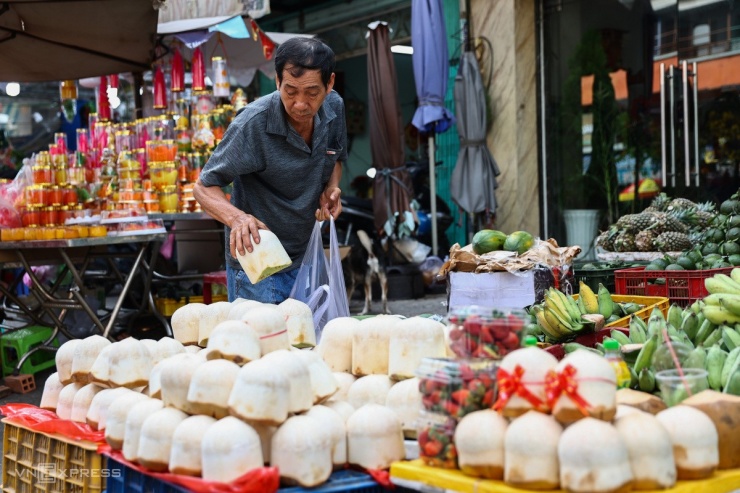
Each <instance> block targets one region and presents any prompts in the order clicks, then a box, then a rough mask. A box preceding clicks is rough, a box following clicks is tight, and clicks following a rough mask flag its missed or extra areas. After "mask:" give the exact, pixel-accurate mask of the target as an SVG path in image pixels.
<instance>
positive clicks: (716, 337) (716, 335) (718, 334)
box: [702, 327, 722, 347]
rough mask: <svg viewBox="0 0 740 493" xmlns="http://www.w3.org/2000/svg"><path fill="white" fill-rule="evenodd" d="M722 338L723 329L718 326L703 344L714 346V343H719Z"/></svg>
mask: <svg viewBox="0 0 740 493" xmlns="http://www.w3.org/2000/svg"><path fill="white" fill-rule="evenodd" d="M721 340H722V329H720V328H719V327H717V328H716V329H714V330H713V331H712V333H711V334H709V336H708V337H707V338H706V339H704V342H703V343H702V346H704V347H712V346H713V345H715V344H717V343H718V342H719V341H721Z"/></svg>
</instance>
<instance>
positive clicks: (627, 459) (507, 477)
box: [454, 347, 740, 493]
mask: <svg viewBox="0 0 740 493" xmlns="http://www.w3.org/2000/svg"><path fill="white" fill-rule="evenodd" d="M500 368H501V370H503V372H501V371H500V372H499V378H500V377H501V375H502V374H504V373H508V374H509V375H516V376H517V377H518V384H517V383H514V381H513V380H511V381H510V382H508V385H509V386H511V385H512V384H513V385H514V387H516V386H517V385H519V388H518V390H516V389H514V387H510V389H509V390H511V395H512V396H511V398H510V399H508V400H506V401H502V402H501V404H503V405H500V406H496V407H499V411H500V412H496V411H493V410H485V411H477V412H474V413H471V414H469V415H467V416H465V417H463V418H462V420H461V421H460V423H459V424H458V426H457V429H456V430H455V437H454V438H455V444H456V447H457V452H458V463H459V467H460V469H461V470H462V471H463V472H464V473H466V474H468V475H472V476H476V477H484V478H488V479H498V480H500V479H503V480H504V481H505V482H506V483H508V484H510V485H512V486H515V487H519V488H525V489H538V490H539V489H556V488H558V487H560V488H562V489H565V490H568V491H571V492H592V493H600V492H614V491H620V492H621V491H629V490H630V489H633V488H634V489H637V490H641V489H664V488H670V487H671V486H673V485H674V484H675V482H676V480H677V479H702V478H707V477H709V476H711V475H712V474H713V472H714V470H715V469H716V468H717V467H718V466H720V467H726V468H731V467H738V466H740V464H739V463H738V462H740V443H739V442H740V441H738V436H737V428H736V427H737V425H738V421H737V416H738V415H740V402H739V401H740V398H736V397H734V396H725V395H723V394H718V393H712V391H705V392H704V393H702V394H699V395H696V396H694V397H692V398H691V399H689V400H688V401H685V402H686V403H688V404H689V405H679V406H675V407H672V408H668V409H666V406H665V404H664V403H663V402H662V401H661V400H660V399H658V398H657V397H655V396H651V395H649V394H643V393H641V392H636V391H632V390H629V389H625V390H620V391H619V392H617V390H616V378H615V374H614V370H613V369H612V367H611V365H610V364H609V363H608V362H607V361H606V360H605V359H604V358H603V357H601V356H599V355H596V354H594V353H592V352H589V351H583V350H579V351H575V352H574V353H571V354H569V355H568V356H567V357H566V358H564V359H563V360H562V361H560V362H558V361H557V360H556V359H555V358H554V357H553V356H552V355H550V354H549V353H547V352H546V351H543V350H541V349H538V348H536V347H529V348H524V349H519V350H516V351H513V352H512V353H510V354H509V355H507V356H506V357H505V358H504V359H503V360H502V362H501V367H500ZM548 375H549V378H548ZM546 382H547V384H546ZM501 384H502V382H501V381H499V390H500V391H501V388H502V387H501ZM558 386H559V387H560V391H562V393H560V392H558V393H559V398H558V399H557V400H556V401H553V400H552V392H553V390H554V389H555V388H557V387H558ZM548 393H550V394H551V395H550V396H549V397H550V398H548V395H547V394H548ZM499 399H501V395H499ZM620 402H623V403H624V404H620V405H618V403H620ZM535 404H536V405H535ZM733 427H735V428H734V431H733ZM718 429H719V430H720V431H721V432H722V433H721V434H718ZM722 435H727V436H726V437H725V436H722Z"/></svg>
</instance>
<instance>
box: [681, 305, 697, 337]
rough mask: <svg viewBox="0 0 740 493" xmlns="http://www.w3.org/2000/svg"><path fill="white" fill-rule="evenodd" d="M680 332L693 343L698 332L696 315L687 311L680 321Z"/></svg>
mask: <svg viewBox="0 0 740 493" xmlns="http://www.w3.org/2000/svg"><path fill="white" fill-rule="evenodd" d="M681 331H682V332H683V333H684V334H686V336H687V337H688V338H689V339H691V341H692V342H693V340H694V338H695V337H696V333H697V332H698V331H699V320H698V318H697V317H696V313H694V312H692V311H689V312H688V314H687V315H686V316H684V317H683V320H682V321H681Z"/></svg>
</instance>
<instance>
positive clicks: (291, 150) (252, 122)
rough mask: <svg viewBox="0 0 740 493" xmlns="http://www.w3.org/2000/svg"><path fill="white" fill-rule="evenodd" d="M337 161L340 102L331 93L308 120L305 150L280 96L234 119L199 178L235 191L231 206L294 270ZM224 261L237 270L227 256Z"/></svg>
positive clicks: (341, 152)
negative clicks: (277, 246)
mask: <svg viewBox="0 0 740 493" xmlns="http://www.w3.org/2000/svg"><path fill="white" fill-rule="evenodd" d="M337 161H340V162H343V163H344V162H347V125H346V120H345V116H344V101H343V100H342V98H341V97H340V96H339V94H337V93H336V92H335V91H331V92H330V93H329V94H328V95H327V97H326V99H325V100H324V103H323V104H322V105H321V108H320V109H319V111H318V113H316V116H314V131H313V138H312V141H311V146H310V147H309V146H308V145H307V144H306V142H305V141H304V140H303V138H302V137H301V136H300V135H299V134H298V132H296V131H295V129H294V128H293V127H292V126H291V125H290V124H289V123H288V121H287V118H286V114H285V110H284V108H283V103H282V101H281V100H280V93H279V92H278V91H275V92H273V93H272V94H269V95H267V96H264V97H262V98H260V99H258V100H256V101H254V102H253V103H251V104H249V105H247V106H246V107H245V108H244V109H243V110H241V111H240V112H239V114H238V115H237V116H236V118H234V121H233V122H232V123H231V125H229V128H228V129H227V130H226V134H225V135H224V138H223V140H222V141H221V142H220V143H219V145H218V147H216V150H215V151H214V152H213V155H212V156H211V158H210V159H209V160H208V163H206V165H205V167H204V168H203V171H202V172H201V174H200V181H201V183H202V184H203V185H204V186H206V187H212V186H218V187H224V186H227V185H228V184H230V183H232V182H233V184H234V187H233V192H232V194H231V203H232V204H233V205H234V206H235V207H237V208H239V209H240V210H242V211H244V212H246V213H248V214H251V215H253V216H254V217H256V218H257V219H259V220H260V221H262V222H263V223H265V224H266V225H267V227H268V228H270V230H271V231H272V232H273V233H275V234H276V235H277V237H278V238H279V239H280V242H281V243H282V244H283V247H284V248H285V250H286V251H287V252H288V255H290V258H291V259H292V260H293V265H292V266H291V267H290V268H295V267H298V265H299V264H300V262H301V259H302V258H303V254H304V253H305V251H306V247H307V246H308V240H309V238H310V236H311V232H312V231H313V227H314V224H315V221H316V219H315V216H314V212H315V211H316V209H318V207H319V197H320V195H321V192H322V191H323V190H324V188H325V187H326V184H327V182H328V181H329V177H330V176H331V174H332V171H333V170H334V165H335V164H336V162H337ZM230 233H231V231H230V229H229V228H228V227H227V228H226V261H227V262H228V263H229V265H230V266H231V267H233V268H235V269H241V267H240V266H239V262H238V261H237V260H236V259H235V258H233V257H232V256H231V254H230V252H229V241H228V239H229V235H230Z"/></svg>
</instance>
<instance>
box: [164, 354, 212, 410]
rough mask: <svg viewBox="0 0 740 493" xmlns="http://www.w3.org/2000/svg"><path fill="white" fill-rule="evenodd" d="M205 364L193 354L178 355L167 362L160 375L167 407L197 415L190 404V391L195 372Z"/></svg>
mask: <svg viewBox="0 0 740 493" xmlns="http://www.w3.org/2000/svg"><path fill="white" fill-rule="evenodd" d="M204 363H205V361H203V360H201V359H200V358H198V356H197V355H192V354H182V355H177V356H175V357H171V358H168V359H166V360H165V364H164V367H162V371H161V373H160V375H159V382H160V385H161V393H162V401H163V402H164V405H165V406H172V407H174V408H177V409H179V410H180V411H183V412H186V413H188V414H196V410H195V409H193V407H192V406H191V405H190V403H189V402H188V391H189V390H190V380H191V379H192V378H193V374H194V373H195V370H197V369H198V367H199V366H200V365H202V364H204Z"/></svg>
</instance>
